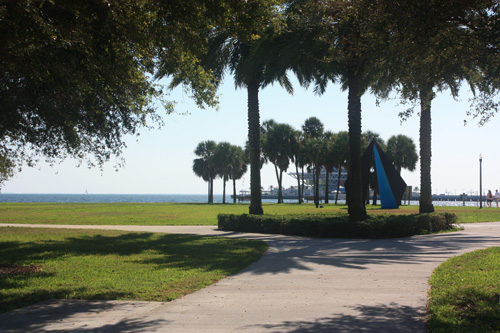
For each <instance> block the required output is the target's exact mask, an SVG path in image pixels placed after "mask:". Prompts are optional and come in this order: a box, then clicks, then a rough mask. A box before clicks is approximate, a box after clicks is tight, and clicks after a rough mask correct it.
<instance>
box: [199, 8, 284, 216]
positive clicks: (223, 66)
mask: <svg viewBox="0 0 500 333" xmlns="http://www.w3.org/2000/svg"><path fill="white" fill-rule="evenodd" d="M278 3H279V1H252V2H248V3H247V2H245V3H244V4H242V6H243V7H244V8H243V10H242V12H243V13H244V15H242V16H241V17H240V18H239V19H244V20H245V24H236V25H235V26H231V25H230V26H229V27H228V28H220V29H214V31H213V32H212V34H211V35H210V36H209V47H208V52H207V54H206V55H205V56H204V57H203V58H202V61H201V65H202V67H204V68H206V69H207V70H210V71H212V73H213V75H214V77H215V82H214V84H215V85H219V84H220V82H222V80H223V77H224V74H225V72H226V70H228V71H229V73H231V75H232V76H233V78H234V82H235V85H236V88H246V89H247V96H248V146H249V150H250V152H249V157H250V207H249V212H250V214H263V213H264V211H263V209H262V192H261V187H262V186H261V178H260V167H261V161H260V152H261V149H260V145H261V143H260V112H259V91H260V89H262V88H265V87H266V86H267V85H269V84H271V83H273V82H278V83H279V84H280V85H281V86H283V87H284V88H285V89H286V90H287V91H288V92H290V93H292V91H293V90H292V86H291V83H290V81H289V79H288V76H287V75H286V68H282V67H276V66H273V65H272V64H271V61H272V60H273V59H275V57H274V55H275V53H276V49H275V48H276V47H277V45H276V44H275V43H274V44H273V40H274V39H275V38H276V36H277V31H279V29H274V28H275V27H276V25H277V24H276V21H277V20H278V19H279V17H281V15H279V13H278V11H279V7H278V6H277V4H278ZM235 19H236V18H235ZM240 23H241V22H240ZM278 68H282V69H281V70H278Z"/></svg>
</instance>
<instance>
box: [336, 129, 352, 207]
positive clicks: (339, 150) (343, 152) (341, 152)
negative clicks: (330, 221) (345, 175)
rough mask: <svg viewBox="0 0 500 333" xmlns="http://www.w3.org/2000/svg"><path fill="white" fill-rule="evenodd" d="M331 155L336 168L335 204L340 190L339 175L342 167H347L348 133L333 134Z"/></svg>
mask: <svg viewBox="0 0 500 333" xmlns="http://www.w3.org/2000/svg"><path fill="white" fill-rule="evenodd" d="M332 155H333V156H335V159H336V167H337V168H338V183H337V194H336V196H335V204H337V201H338V198H339V191H340V177H341V175H342V168H345V167H347V164H348V162H349V133H348V132H346V131H341V132H338V133H337V134H336V136H335V141H334V143H333V147H332Z"/></svg>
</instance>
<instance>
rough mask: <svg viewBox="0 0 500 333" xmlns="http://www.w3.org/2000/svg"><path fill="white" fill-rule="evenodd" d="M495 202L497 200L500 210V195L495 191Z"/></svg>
mask: <svg viewBox="0 0 500 333" xmlns="http://www.w3.org/2000/svg"><path fill="white" fill-rule="evenodd" d="M493 200H495V203H496V204H497V208H498V202H499V201H500V193H498V190H495V196H494V197H493Z"/></svg>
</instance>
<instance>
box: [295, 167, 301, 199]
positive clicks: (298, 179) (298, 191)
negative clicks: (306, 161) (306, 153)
mask: <svg viewBox="0 0 500 333" xmlns="http://www.w3.org/2000/svg"><path fill="white" fill-rule="evenodd" d="M295 174H296V175H297V197H298V200H299V204H301V203H302V197H301V195H300V175H299V165H298V164H297V163H295Z"/></svg>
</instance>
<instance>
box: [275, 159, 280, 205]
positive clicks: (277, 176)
mask: <svg viewBox="0 0 500 333" xmlns="http://www.w3.org/2000/svg"><path fill="white" fill-rule="evenodd" d="M274 172H275V173H276V181H277V182H278V203H281V202H280V176H279V174H278V166H277V165H276V164H275V165H274Z"/></svg>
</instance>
